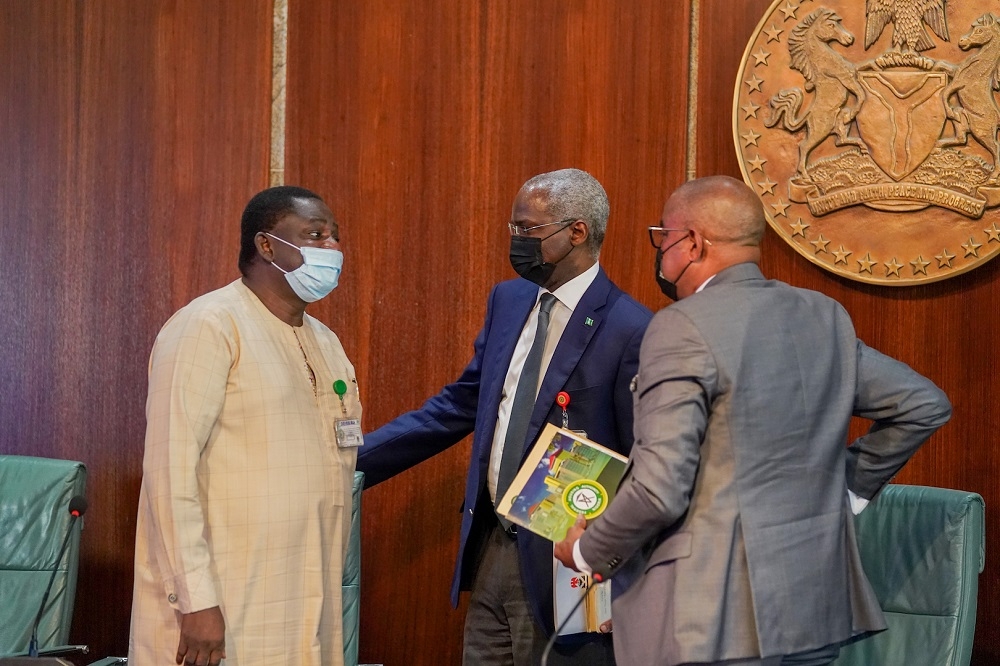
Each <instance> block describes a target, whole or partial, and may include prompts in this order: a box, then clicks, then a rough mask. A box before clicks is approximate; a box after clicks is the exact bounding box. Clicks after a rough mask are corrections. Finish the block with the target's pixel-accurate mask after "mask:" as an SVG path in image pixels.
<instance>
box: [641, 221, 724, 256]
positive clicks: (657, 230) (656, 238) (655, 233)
mask: <svg viewBox="0 0 1000 666" xmlns="http://www.w3.org/2000/svg"><path fill="white" fill-rule="evenodd" d="M646 231H648V232H649V242H650V243H652V244H653V247H655V248H656V249H657V250H659V249H660V248H661V247H663V241H664V240H665V239H666V237H667V234H668V233H670V232H671V231H688V232H690V231H691V230H690V229H671V228H669V227H667V228H664V227H659V226H657V227H646ZM701 238H702V240H704V241H705V243H706V244H707V245H711V244H712V241H710V240H708V239H707V238H705V237H704V236H702V237H701Z"/></svg>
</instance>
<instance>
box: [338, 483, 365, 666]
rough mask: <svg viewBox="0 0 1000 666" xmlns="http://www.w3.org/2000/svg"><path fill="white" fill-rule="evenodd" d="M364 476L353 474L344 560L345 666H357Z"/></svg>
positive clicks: (359, 626)
mask: <svg viewBox="0 0 1000 666" xmlns="http://www.w3.org/2000/svg"><path fill="white" fill-rule="evenodd" d="M364 485H365V475H364V473H362V472H355V473H354V488H353V502H352V505H351V535H350V539H349V541H348V544H347V557H346V558H345V559H344V591H343V603H344V666H357V663H358V633H359V632H360V628H361V489H362V488H363V487H364Z"/></svg>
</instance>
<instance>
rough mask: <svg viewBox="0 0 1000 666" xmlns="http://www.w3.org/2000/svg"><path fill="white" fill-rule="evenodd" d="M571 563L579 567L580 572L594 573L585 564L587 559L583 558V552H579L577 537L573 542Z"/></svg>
mask: <svg viewBox="0 0 1000 666" xmlns="http://www.w3.org/2000/svg"><path fill="white" fill-rule="evenodd" d="M573 564H575V565H576V568H577V569H579V570H580V571H581V572H582V573H585V574H587V575H588V576H589V575H590V574H592V573H594V570H593V569H591V568H590V565H589V564H587V560H585V559H583V553H581V552H580V540H579V539H577V540H576V542H575V543H574V544H573Z"/></svg>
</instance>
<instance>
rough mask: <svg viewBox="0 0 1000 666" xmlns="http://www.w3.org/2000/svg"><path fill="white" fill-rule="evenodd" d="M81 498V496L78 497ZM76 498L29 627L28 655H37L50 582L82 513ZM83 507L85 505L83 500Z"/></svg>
mask: <svg viewBox="0 0 1000 666" xmlns="http://www.w3.org/2000/svg"><path fill="white" fill-rule="evenodd" d="M80 499H81V500H82V499H83V498H80ZM76 500H77V498H76V497H74V498H73V499H72V500H71V501H70V514H69V515H70V516H72V518H71V519H70V522H69V529H68V530H66V536H65V538H63V542H62V547H60V548H59V557H58V558H57V559H56V563H55V566H54V567H53V568H52V575H51V576H49V584H48V585H47V586H46V587H45V594H44V595H42V605H41V606H39V607H38V615H36V616H35V623H34V624H33V625H32V627H31V642H30V643H29V644H28V656H29V657H37V656H38V625H40V624H41V623H42V614H43V613H44V612H45V604H47V603H48V601H49V592H51V591H52V583H54V582H55V580H56V573H57V572H58V571H59V564H60V563H61V562H62V559H63V555H65V554H66V546H67V545H69V538H70V537H71V536H73V526H74V525H75V524H76V519H77V518H78V517H79V516H80V515H81V514H82V513H83V511H82V510H80V509H79V508H78V507H77V506H75V505H74V502H75V501H76ZM83 502H84V507H85V506H86V504H85V502H86V501H85V500H83Z"/></svg>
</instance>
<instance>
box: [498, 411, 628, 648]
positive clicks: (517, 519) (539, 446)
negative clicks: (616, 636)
mask: <svg viewBox="0 0 1000 666" xmlns="http://www.w3.org/2000/svg"><path fill="white" fill-rule="evenodd" d="M626 462H627V459H626V458H625V456H623V455H621V454H619V453H615V452H614V451H612V450H611V449H607V448H605V447H603V446H601V445H600V444H598V443H596V442H593V441H591V440H589V439H587V438H586V437H585V436H583V435H581V434H579V433H576V432H573V431H571V430H565V429H563V428H559V427H556V426H555V425H553V424H551V423H550V424H548V425H547V426H545V429H544V430H543V431H542V434H541V436H540V437H539V438H538V441H536V442H535V444H534V446H532V447H531V451H530V452H529V453H528V457H527V458H526V459H525V461H524V464H523V465H522V466H521V469H520V470H518V472H517V476H515V477H514V481H513V482H511V484H510V489H508V491H507V493H506V494H505V495H504V497H503V499H502V500H501V501H500V504H499V505H498V507H497V512H498V513H499V514H501V515H502V516H504V517H506V518H507V520H509V521H511V522H512V523H515V524H516V525H519V526H521V527H524V528H526V529H529V530H531V531H532V532H534V533H535V534H539V535H541V536H543V537H545V538H546V539H549V540H550V541H552V542H556V541H562V540H563V539H564V538H565V537H566V533H567V532H568V531H569V528H570V527H571V526H572V525H573V521H575V520H576V517H577V515H579V514H581V513H582V514H583V515H584V516H585V517H586V518H587V519H588V520H589V519H591V518H596V517H597V516H599V515H601V514H602V513H603V512H604V510H605V509H606V508H607V507H608V504H609V503H610V502H611V500H612V499H613V498H614V496H615V492H616V491H617V490H618V484H619V483H620V482H621V479H622V475H623V474H624V473H625V464H626ZM552 563H553V569H552V583H553V585H552V588H553V589H552V592H553V599H552V603H553V606H554V611H555V625H556V626H557V627H558V626H559V625H560V624H561V623H562V621H563V620H564V619H566V616H567V615H569V612H570V610H571V609H572V608H573V606H574V604H576V602H577V601H578V600H579V599H580V597H581V596H583V595H586V594H587V589H588V588H589V587H591V586H593V587H594V591H593V592H592V593H591V594H590V596H589V597H587V599H586V600H585V602H584V604H583V606H582V607H581V608H579V609H578V610H577V611H576V613H574V614H573V616H572V618H571V619H570V620H569V621H568V622H567V623H566V625H565V627H564V628H563V631H562V634H564V635H565V634H575V633H580V632H595V631H599V630H600V626H601V623H603V622H607V621H608V620H610V619H611V583H610V581H606V582H604V583H595V582H594V581H593V579H591V578H590V576H587V575H586V574H581V573H577V572H576V571H573V570H572V569H567V568H566V567H564V566H563V565H562V564H560V563H559V561H558V560H556V559H555V558H553V560H552Z"/></svg>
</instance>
